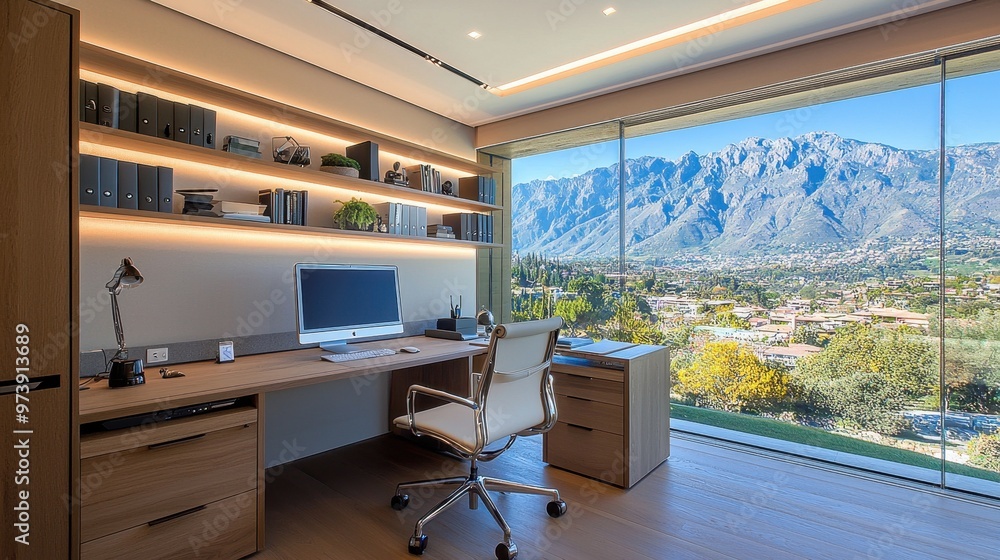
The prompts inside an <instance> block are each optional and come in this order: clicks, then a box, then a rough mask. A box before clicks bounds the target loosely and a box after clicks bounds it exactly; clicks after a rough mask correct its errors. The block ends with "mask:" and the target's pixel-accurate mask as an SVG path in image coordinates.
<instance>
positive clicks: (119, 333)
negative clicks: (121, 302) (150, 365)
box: [105, 257, 146, 387]
mask: <svg viewBox="0 0 1000 560" xmlns="http://www.w3.org/2000/svg"><path fill="white" fill-rule="evenodd" d="M142 280H143V278H142V273H141V272H139V269H137V268H136V267H135V265H133V264H132V259H131V258H129V257H125V258H124V259H122V264H121V266H119V267H118V270H116V271H115V275H114V277H112V278H111V281H110V282H108V283H107V284H106V285H105V287H106V288H107V289H108V291H109V292H110V293H111V319H112V321H113V322H114V325H115V338H117V340H118V352H116V353H115V355H114V357H113V358H111V368H110V369H109V370H108V386H109V387H131V386H133V385H142V384H143V383H145V382H146V377H145V375H144V374H143V367H142V360H139V359H136V360H129V359H128V348H126V347H125V330H124V328H123V327H122V316H121V312H120V311H119V310H118V294H120V293H121V291H122V289H123V288H131V287H132V286H138V285H139V284H142Z"/></svg>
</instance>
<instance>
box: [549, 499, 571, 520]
mask: <svg viewBox="0 0 1000 560" xmlns="http://www.w3.org/2000/svg"><path fill="white" fill-rule="evenodd" d="M545 511H546V512H547V513H548V514H549V517H562V516H563V515H566V502H564V501H563V500H553V501H551V502H549V503H548V504H547V505H546V506H545Z"/></svg>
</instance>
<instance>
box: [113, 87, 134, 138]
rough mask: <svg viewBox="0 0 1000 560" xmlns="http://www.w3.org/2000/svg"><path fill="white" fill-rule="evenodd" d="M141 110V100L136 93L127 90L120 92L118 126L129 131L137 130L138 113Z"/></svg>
mask: <svg viewBox="0 0 1000 560" xmlns="http://www.w3.org/2000/svg"><path fill="white" fill-rule="evenodd" d="M138 111H139V101H138V100H137V97H136V94H134V93H129V92H127V91H120V92H118V128H119V129H121V130H127V131H129V132H135V131H136V113H137V112H138Z"/></svg>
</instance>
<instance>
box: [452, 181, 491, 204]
mask: <svg viewBox="0 0 1000 560" xmlns="http://www.w3.org/2000/svg"><path fill="white" fill-rule="evenodd" d="M458 196H460V197H462V198H465V199H468V200H475V201H476V202H485V203H486V204H496V199H497V185H496V182H494V181H493V177H484V176H482V175H479V176H475V177H460V178H459V179H458Z"/></svg>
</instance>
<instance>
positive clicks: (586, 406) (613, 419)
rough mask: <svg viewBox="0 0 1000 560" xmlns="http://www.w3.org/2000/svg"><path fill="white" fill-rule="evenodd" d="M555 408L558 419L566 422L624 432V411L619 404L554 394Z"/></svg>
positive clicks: (617, 432) (607, 430)
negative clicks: (557, 412)
mask: <svg viewBox="0 0 1000 560" xmlns="http://www.w3.org/2000/svg"><path fill="white" fill-rule="evenodd" d="M556 410H558V411H559V420H560V421H561V422H565V423H567V424H576V425H577V426H584V427H586V428H594V429H597V430H602V431H605V432H611V433H612V434H618V435H622V434H623V433H625V431H624V429H623V427H624V423H625V416H624V415H625V411H624V409H623V408H622V407H621V406H619V405H614V404H608V403H603V402H598V401H591V400H587V399H581V398H578V397H568V396H565V395H556Z"/></svg>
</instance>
